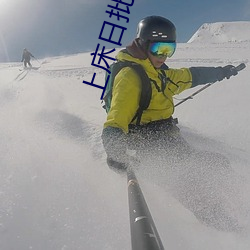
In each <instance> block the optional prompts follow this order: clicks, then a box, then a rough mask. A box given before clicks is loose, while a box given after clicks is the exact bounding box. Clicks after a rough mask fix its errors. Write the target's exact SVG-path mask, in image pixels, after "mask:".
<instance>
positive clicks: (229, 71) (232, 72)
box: [222, 65, 238, 79]
mask: <svg viewBox="0 0 250 250" xmlns="http://www.w3.org/2000/svg"><path fill="white" fill-rule="evenodd" d="M222 70H223V78H227V79H229V78H230V77H231V76H236V75H237V74H238V71H237V70H236V68H235V67H234V66H233V65H227V66H225V67H222Z"/></svg>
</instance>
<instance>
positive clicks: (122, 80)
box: [104, 67, 141, 133]
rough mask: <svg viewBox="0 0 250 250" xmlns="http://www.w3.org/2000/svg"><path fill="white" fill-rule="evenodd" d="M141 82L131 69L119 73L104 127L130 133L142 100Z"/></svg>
mask: <svg viewBox="0 0 250 250" xmlns="http://www.w3.org/2000/svg"><path fill="white" fill-rule="evenodd" d="M140 91H141V81H140V78H139V76H138V75H137V74H136V72H135V71H134V70H133V69H132V68H129V67H125V68H123V69H121V70H120V71H119V73H118V74H117V75H116V77H115V80H114V86H113V92H112V101H111V107H110V110H109V112H108V115H107V121H106V122H105V123H104V127H108V126H110V127H115V128H120V129H122V131H123V132H124V133H128V125H129V124H130V122H131V121H132V119H133V117H134V115H135V113H136V111H137V109H138V107H139V100H140Z"/></svg>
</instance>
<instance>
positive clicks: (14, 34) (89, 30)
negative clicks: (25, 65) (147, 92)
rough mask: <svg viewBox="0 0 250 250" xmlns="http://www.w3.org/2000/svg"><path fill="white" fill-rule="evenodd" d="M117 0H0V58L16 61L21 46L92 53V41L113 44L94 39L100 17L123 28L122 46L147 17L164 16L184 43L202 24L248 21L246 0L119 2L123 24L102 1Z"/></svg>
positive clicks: (51, 52)
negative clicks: (126, 11)
mask: <svg viewBox="0 0 250 250" xmlns="http://www.w3.org/2000/svg"><path fill="white" fill-rule="evenodd" d="M118 1H120V0H0V62H3V61H20V59H21V54H22V50H23V48H27V49H29V50H30V51H31V52H32V53H33V54H34V56H36V57H37V58H44V57H47V56H56V55H64V54H71V53H78V52H86V51H95V49H96V47H97V44H98V43H100V44H101V45H105V46H106V48H114V47H119V46H118V45H115V44H111V43H108V42H104V41H103V40H100V39H98V37H99V34H100V32H101V28H102V25H103V24H104V22H105V21H106V22H111V23H115V24H116V25H120V26H122V27H125V28H126V29H127V30H125V31H124V33H123V36H122V40H121V43H122V46H126V45H127V44H128V43H130V42H131V41H132V40H133V38H134V37H135V33H136V27H137V23H138V22H139V21H140V20H141V19H142V18H144V17H145V16H149V15H161V16H164V17H166V18H168V19H170V20H171V21H172V22H173V23H174V24H175V25H176V27H177V40H178V42H187V41H188V40H189V39H190V38H191V36H192V35H193V34H194V32H195V31H196V30H197V29H198V28H199V27H200V26H201V25H202V24H203V23H211V22H228V21H250V0H238V1H235V0H233V1H232V0H221V1H216V0H210V1H197V0H189V1H184V0H170V1H168V0H122V1H121V2H123V3H126V4H127V6H129V10H130V13H129V14H128V13H125V12H121V11H120V14H121V15H123V16H125V17H126V18H127V19H128V20H129V22H126V19H125V18H121V19H120V20H119V21H118V20H117V17H115V16H113V17H111V18H110V17H109V14H108V13H106V11H110V10H111V8H109V7H108V5H113V6H115V5H116V4H117V2H118ZM131 5H132V6H131ZM119 7H120V8H125V4H121V3H120V4H119ZM105 27H107V26H105ZM116 30H117V31H118V30H119V29H116ZM120 30H121V29H120ZM248 32H250V31H248Z"/></svg>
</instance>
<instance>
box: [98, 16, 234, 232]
mask: <svg viewBox="0 0 250 250" xmlns="http://www.w3.org/2000/svg"><path fill="white" fill-rule="evenodd" d="M175 49H176V28H175V26H174V24H173V23H172V22H171V21H170V20H168V19H166V18H164V17H160V16H149V17H146V18H144V19H142V20H141V21H140V22H139V24H138V28H137V35H136V38H135V40H134V41H133V42H132V44H131V45H128V46H127V47H126V49H125V50H122V51H120V52H119V53H118V54H117V57H116V59H117V60H118V61H129V62H134V63H137V64H140V65H141V66H142V67H143V68H144V70H145V71H146V73H147V75H148V77H149V78H150V80H151V85H152V97H151V101H150V104H149V107H148V108H147V109H146V110H145V111H144V112H143V113H142V116H141V119H140V121H139V123H138V121H132V120H133V117H134V116H135V114H136V112H137V109H138V107H139V101H140V91H141V85H142V84H143V82H141V80H140V79H141V78H140V77H139V76H138V75H137V73H136V72H135V71H134V70H133V69H132V68H130V67H125V68H122V69H121V70H120V71H119V73H118V74H117V75H116V77H115V79H114V84H113V90H112V96H113V97H112V101H111V107H110V110H109V112H108V114H107V120H106V122H105V123H104V128H103V132H102V140H103V146H104V149H105V151H106V153H107V163H108V165H109V167H110V168H111V169H113V170H115V171H119V172H122V171H126V168H127V167H128V166H129V164H130V163H131V156H128V155H127V154H126V151H127V149H133V150H136V161H140V162H144V163H143V164H141V165H143V166H145V164H146V163H149V162H151V166H155V164H158V162H161V163H162V164H160V165H161V167H162V169H161V173H163V172H167V173H166V178H168V179H171V180H170V181H171V182H172V183H173V182H174V181H173V180H174V179H175V180H176V182H174V184H173V185H172V188H173V193H174V195H175V197H177V198H178V199H179V200H181V201H182V203H183V204H185V206H186V207H188V208H190V209H191V210H192V211H194V212H195V213H196V215H197V217H202V220H205V219H206V220H207V223H208V224H209V223H210V224H213V223H214V224H216V223H217V220H218V218H217V217H216V216H215V217H213V218H210V217H209V216H208V215H207V214H208V213H209V212H208V211H207V210H206V209H207V207H208V206H206V205H204V206H203V207H200V208H197V204H198V203H199V202H200V203H201V201H204V200H207V199H208V198H207V197H205V196H203V197H200V190H202V189H206V190H207V196H209V193H210V194H211V192H210V191H211V190H210V188H212V187H211V186H212V185H213V186H215V184H213V183H212V182H210V181H209V180H207V179H206V180H199V181H198V182H197V183H198V184H197V185H196V188H195V187H194V186H191V185H189V184H190V182H189V181H194V178H193V179H190V180H189V179H187V178H186V177H187V176H188V175H190V173H193V172H195V171H196V170H194V169H192V170H191V169H186V168H185V167H184V166H185V164H186V163H187V162H188V161H191V159H196V162H205V161H207V162H210V163H211V157H210V158H209V154H197V153H196V152H195V151H194V150H193V149H192V147H191V146H190V145H189V144H188V143H187V142H186V140H184V138H183V137H182V136H181V134H180V131H179V128H178V127H177V125H176V122H175V119H173V117H172V115H173V113H174V102H173V96H174V95H177V94H179V93H181V92H182V91H184V90H186V89H189V88H193V87H195V86H197V85H202V84H206V83H214V82H216V81H222V80H223V79H225V78H227V79H229V78H230V77H231V76H235V75H237V73H238V72H237V70H236V69H235V67H234V66H233V65H226V66H223V67H190V68H181V69H173V68H169V67H168V66H167V65H166V64H165V61H166V59H167V58H169V57H171V56H172V55H173V54H174V52H175ZM164 83H165V84H166V86H165V88H163V87H162V86H163V84H164ZM210 156H211V155H210ZM213 157H214V155H213V156H212V158H213ZM159 158H161V161H159ZM197 159H198V160H197ZM213 159H214V158H213ZM179 162H182V163H183V162H185V164H184V165H182V164H179V165H178V163H179ZM173 163H175V164H174V165H173ZM171 164H172V166H174V167H175V170H176V172H174V171H173V167H172V170H171V169H167V170H166V171H165V170H164V165H165V166H166V165H167V166H170V165H171ZM220 164H226V165H227V161H226V160H225V159H223V158H221V157H220V156H218V158H216V160H214V162H213V166H212V167H208V168H207V170H204V168H205V167H206V166H204V168H203V169H201V170H200V172H203V171H205V172H206V171H208V169H210V170H211V168H212V169H213V170H211V171H215V172H216V171H217V172H218V171H219V170H218V169H219V168H220V167H221V166H219V165H220ZM194 165H195V164H194ZM210 165H212V163H211V164H210ZM176 166H179V169H178V167H176ZM180 168H183V169H181V170H180ZM155 169H156V168H155ZM158 169H159V168H158ZM228 171H230V170H228ZM177 172H178V173H179V174H180V176H178V174H177ZM215 172H214V173H213V174H216V173H215ZM200 174H201V175H202V173H200ZM215 179H216V177H215ZM209 190H210V191H209ZM197 192H198V193H197ZM203 193H204V192H203ZM191 195H194V196H195V195H197V197H196V204H194V201H193V200H192V197H191ZM214 200H217V199H216V198H214ZM217 201H218V200H217ZM217 201H216V202H214V204H213V205H214V206H217V204H218V203H219V202H217ZM215 203H216V204H215ZM211 209H214V208H211ZM211 209H210V210H211ZM204 210H206V211H205V212H202V211H204ZM218 210H219V208H218ZM218 213H219V212H218ZM221 213H222V212H221ZM204 214H205V215H204ZM208 217H209V218H208ZM204 218H205V219H204ZM231 224H233V222H231ZM226 226H228V225H221V224H220V225H219V226H218V227H226Z"/></svg>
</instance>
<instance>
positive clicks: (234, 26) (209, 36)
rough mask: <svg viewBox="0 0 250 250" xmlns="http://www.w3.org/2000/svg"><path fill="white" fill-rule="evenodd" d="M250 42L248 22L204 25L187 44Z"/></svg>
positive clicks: (249, 24)
mask: <svg viewBox="0 0 250 250" xmlns="http://www.w3.org/2000/svg"><path fill="white" fill-rule="evenodd" d="M246 41H248V42H249V41H250V22H242V21H241V22H218V23H205V24H203V25H202V26H201V27H200V28H199V29H198V30H197V31H196V32H195V34H194V35H193V36H192V37H191V38H190V40H189V41H188V43H193V42H200V43H227V42H246Z"/></svg>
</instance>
